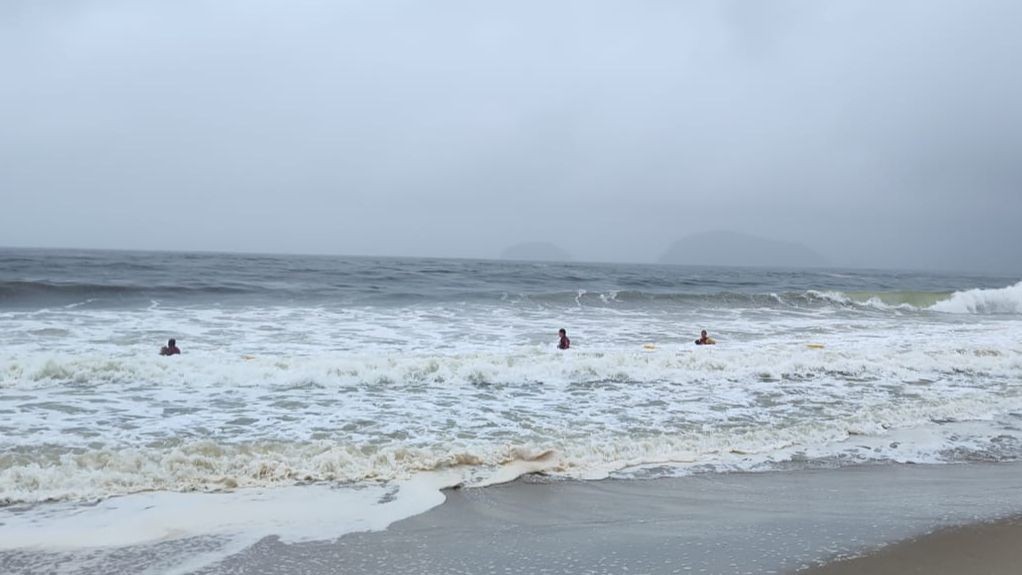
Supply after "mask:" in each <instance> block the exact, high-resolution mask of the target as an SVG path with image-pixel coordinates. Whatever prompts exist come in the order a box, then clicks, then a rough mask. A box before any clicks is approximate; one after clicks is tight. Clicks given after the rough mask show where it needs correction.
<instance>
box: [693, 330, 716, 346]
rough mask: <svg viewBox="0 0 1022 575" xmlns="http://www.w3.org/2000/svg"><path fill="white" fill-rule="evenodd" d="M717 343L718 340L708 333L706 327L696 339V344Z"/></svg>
mask: <svg viewBox="0 0 1022 575" xmlns="http://www.w3.org/2000/svg"><path fill="white" fill-rule="evenodd" d="M715 343H717V340H715V339H713V338H712V337H710V336H708V335H706V330H705V329H704V330H703V331H702V333H700V334H699V339H697V340H696V345H713V344H715Z"/></svg>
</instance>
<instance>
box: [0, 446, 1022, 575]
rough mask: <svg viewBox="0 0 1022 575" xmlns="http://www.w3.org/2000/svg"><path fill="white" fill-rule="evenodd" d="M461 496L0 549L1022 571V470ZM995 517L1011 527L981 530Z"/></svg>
mask: <svg viewBox="0 0 1022 575" xmlns="http://www.w3.org/2000/svg"><path fill="white" fill-rule="evenodd" d="M446 495H447V500H446V501H445V502H444V503H443V504H441V505H440V506H438V507H435V508H433V509H431V510H429V511H427V512H425V513H422V514H420V515H416V516H414V517H410V518H408V519H405V520H402V521H399V522H397V523H395V524H393V525H391V526H390V527H389V528H387V529H386V530H384V531H376V532H362V533H352V534H349V535H345V536H343V537H341V538H340V539H336V540H327V541H307V542H300V543H284V542H282V541H281V540H279V539H277V538H275V537H267V538H264V539H262V540H260V541H259V542H258V543H256V544H255V545H252V546H248V547H247V548H244V549H238V548H236V547H233V548H232V547H231V544H230V542H229V541H226V540H223V541H222V540H216V539H203V538H195V539H183V540H178V541H168V542H163V543H161V544H159V545H151V546H139V547H134V548H127V549H123V548H122V549H116V550H104V549H98V550H94V551H91V552H89V553H84V554H83V553H79V554H72V555H68V554H60V553H47V552H44V551H18V552H13V553H12V552H8V553H0V567H3V569H0V571H2V572H4V573H12V574H21V573H50V572H66V573H75V574H76V575H78V574H80V575H91V574H96V575H99V574H103V575H120V574H128V573H131V574H134V573H139V572H146V573H154V574H157V573H159V574H162V573H166V574H186V573H187V574H198V575H242V574H246V575H252V574H258V575H275V574H281V575H283V574H288V575H292V574H303V575H328V574H329V575H334V574H347V573H352V574H355V573H357V574H370V575H372V574H380V575H383V574H386V575H393V574H416V575H422V574H434V573H435V574H441V573H442V574H448V573H450V574H455V573H465V574H497V575H500V574H515V573H527V574H544V573H549V574H555V573H563V574H576V573H577V574H611V573H613V574H622V573H646V574H675V573H722V574H725V573H726V574H745V573H750V574H782V573H796V572H800V571H804V570H807V569H815V568H818V567H819V566H820V565H823V564H825V563H828V562H831V561H834V560H835V559H841V558H844V557H849V556H856V555H862V554H865V553H870V552H872V551H875V550H877V549H881V550H880V551H879V552H877V553H876V554H875V555H872V556H869V557H867V558H864V559H859V560H855V561H846V562H841V563H837V564H834V565H832V566H828V567H824V568H823V569H845V570H844V571H825V570H818V571H808V572H809V573H884V572H891V573H894V572H897V573H913V572H919V573H938V574H939V573H1008V572H1010V573H1018V572H1022V570H1019V569H1014V570H1008V571H1005V570H1003V569H1002V568H1003V567H1004V566H1005V565H1011V566H1012V567H1017V566H1018V565H1022V563H1019V562H1018V558H1019V557H1018V554H1017V553H1016V551H1015V549H1013V548H1012V547H1013V541H1019V542H1022V539H1020V538H1019V536H1020V532H1019V524H1018V522H1017V521H1014V520H1010V521H1009V520H1008V518H1011V517H1016V516H1018V515H1020V514H1022V465H1016V464H999V465H986V464H972V465H940V466H937V465H933V466H931V465H927V466H922V465H884V466H872V467H853V468H844V469H837V470H812V471H788V472H770V473H735V474H704V475H696V476H692V477H683V478H674V479H649V480H605V481H591V482H575V481H550V480H543V479H542V478H540V479H535V478H533V479H527V480H522V481H515V482H513V483H510V484H506V485H500V486H495V487H488V488H482V489H464V490H452V491H449V492H447V494H446ZM993 520H1001V522H1000V523H995V524H993V525H986V524H981V523H984V522H988V521H993ZM977 524H981V525H977ZM968 525H972V526H971V527H964V528H958V529H953V530H946V529H948V528H952V527H961V526H968ZM937 530H941V531H939V532H938V533H937V534H935V535H932V536H929V537H923V538H921V539H918V540H916V541H914V542H911V543H907V544H905V545H893V546H892V545H890V544H891V543H893V542H897V541H903V540H908V539H911V538H913V537H919V536H920V535H923V534H926V533H930V532H933V531H937ZM941 554H943V555H941ZM1002 560H1003V561H1002ZM860 561H861V562H862V563H860ZM953 561H959V562H957V563H955V562H953ZM58 567H59V569H58ZM917 567H918V569H917ZM888 568H889V569H891V570H890V571H883V570H881V569H888ZM942 568H946V569H947V570H944V571H941V570H940V569H942ZM913 569H915V570H913ZM998 569H1002V570H998Z"/></svg>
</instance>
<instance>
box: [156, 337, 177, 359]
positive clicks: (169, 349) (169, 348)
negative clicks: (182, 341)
mask: <svg viewBox="0 0 1022 575" xmlns="http://www.w3.org/2000/svg"><path fill="white" fill-rule="evenodd" d="M180 353H181V350H180V349H178V347H177V340H176V339H173V338H171V339H170V340H168V341H167V345H165V346H163V347H161V348H160V355H180Z"/></svg>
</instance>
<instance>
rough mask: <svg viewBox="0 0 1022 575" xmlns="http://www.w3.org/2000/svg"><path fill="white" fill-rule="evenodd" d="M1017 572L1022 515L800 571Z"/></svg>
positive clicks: (1021, 559)
mask: <svg viewBox="0 0 1022 575" xmlns="http://www.w3.org/2000/svg"><path fill="white" fill-rule="evenodd" d="M866 573H869V574H873V575H888V574H890V575H905V574H911V573H921V574H922V573H926V574H927V575H963V574H968V575H1018V574H1019V573H1022V517H1014V518H1012V519H1008V520H1003V521H997V522H993V523H980V524H975V525H967V526H964V527H958V528H949V529H943V530H940V531H938V532H936V533H933V534H930V535H926V536H923V537H918V538H914V539H910V540H908V541H904V542H900V543H895V544H893V545H890V546H888V547H885V548H883V549H880V550H879V551H876V552H874V553H872V554H869V555H866V556H864V557H859V558H855V559H849V560H846V561H837V562H834V563H830V564H828V565H826V566H823V567H820V568H817V569H810V570H806V571H804V572H803V574H802V575H853V574H866Z"/></svg>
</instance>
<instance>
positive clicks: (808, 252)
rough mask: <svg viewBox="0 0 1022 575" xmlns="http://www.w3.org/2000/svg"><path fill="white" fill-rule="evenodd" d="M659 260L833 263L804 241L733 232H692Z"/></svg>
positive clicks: (732, 263)
mask: <svg viewBox="0 0 1022 575" xmlns="http://www.w3.org/2000/svg"><path fill="white" fill-rule="evenodd" d="M659 263H662V264H679V265H706V266H772V267H824V266H828V265H830V262H829V261H828V260H827V258H825V257H824V256H822V255H820V254H819V253H818V252H816V251H814V250H812V249H811V248H809V247H807V246H805V245H804V244H801V243H798V242H783V241H778V240H771V239H767V238H763V237H759V236H753V235H749V234H743V233H738V232H730V231H711V232H702V233H697V234H692V235H690V236H687V237H685V238H682V239H680V240H678V241H676V242H674V243H673V244H671V246H670V247H668V248H667V251H666V252H664V254H663V255H662V256H661V257H660V259H659Z"/></svg>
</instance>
